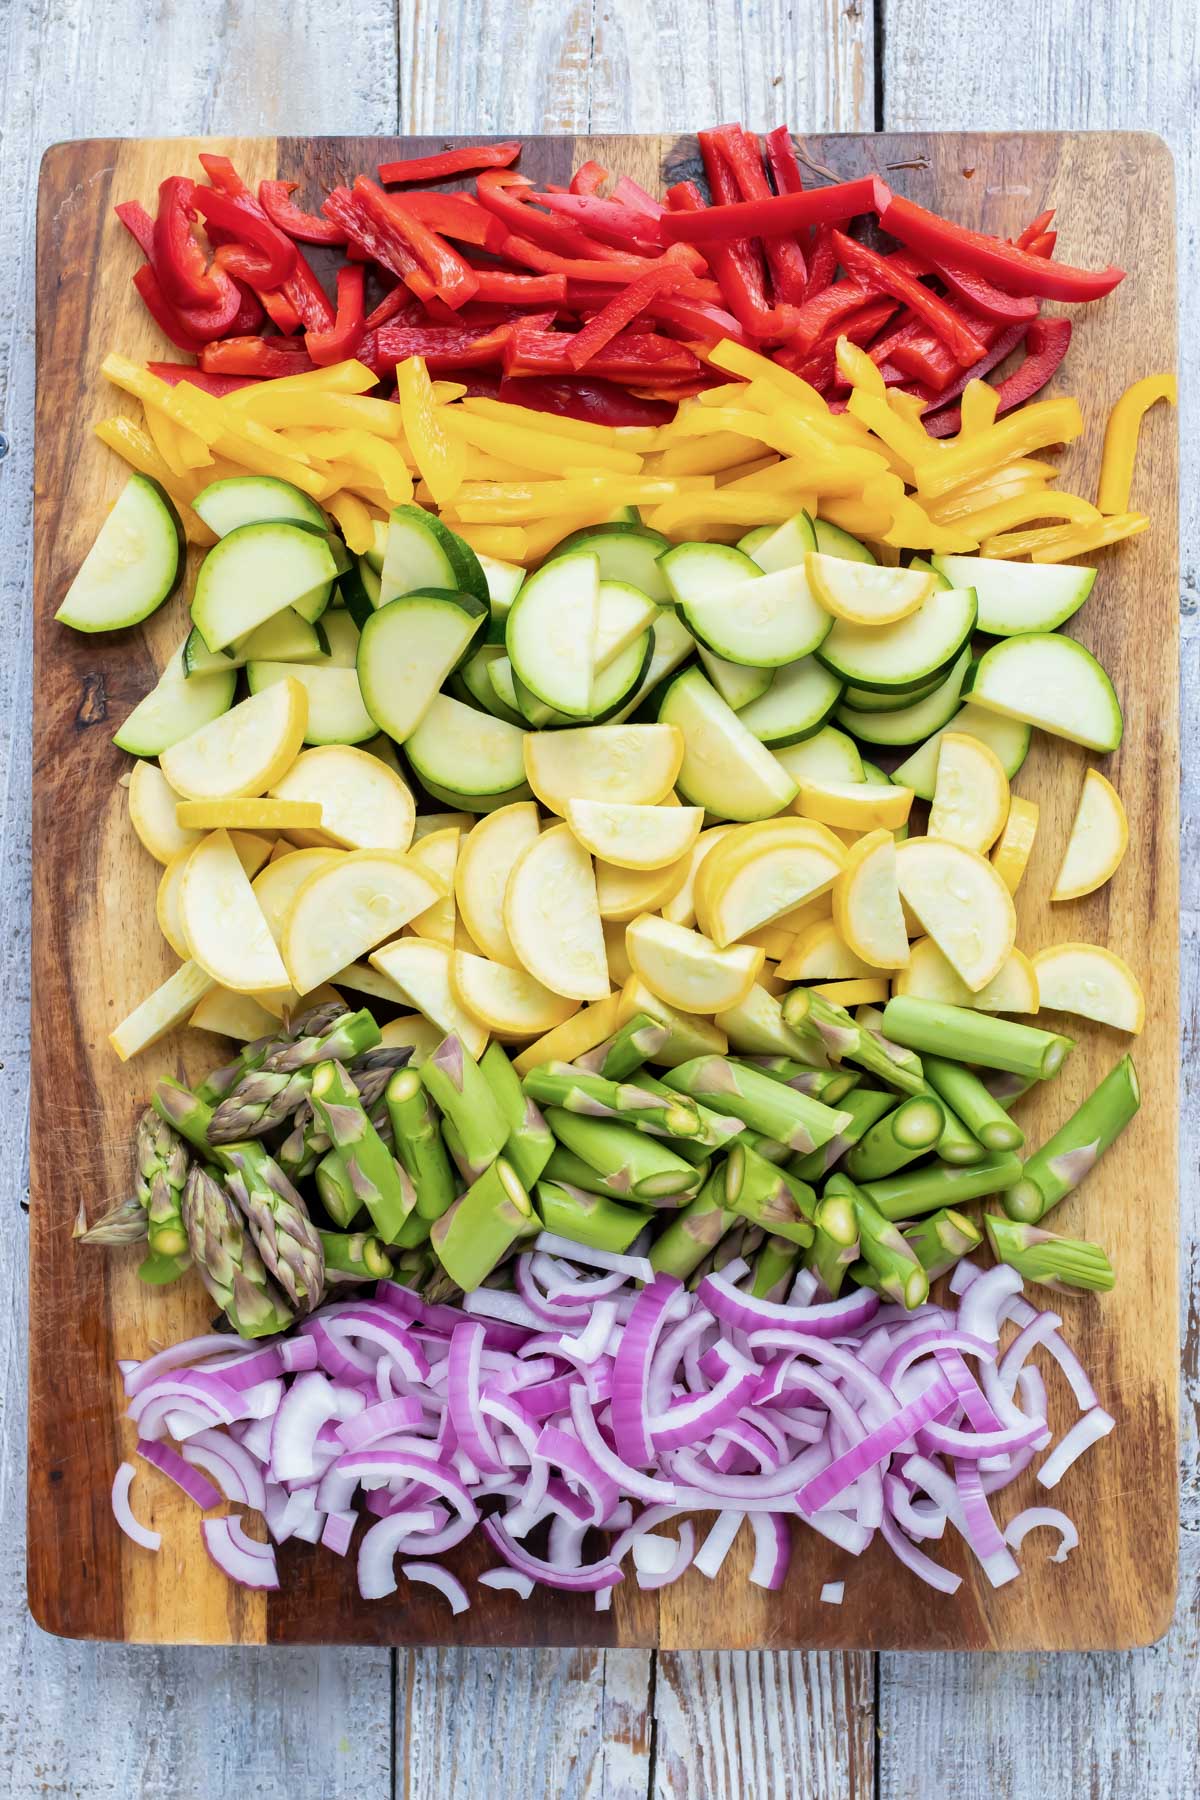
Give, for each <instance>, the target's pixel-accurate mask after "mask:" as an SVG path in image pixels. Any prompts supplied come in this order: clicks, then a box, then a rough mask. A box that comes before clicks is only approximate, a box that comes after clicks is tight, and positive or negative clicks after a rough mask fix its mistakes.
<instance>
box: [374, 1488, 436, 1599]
mask: <svg viewBox="0 0 1200 1800" xmlns="http://www.w3.org/2000/svg"><path fill="white" fill-rule="evenodd" d="M438 1523H439V1515H438V1514H437V1513H436V1512H434V1511H433V1510H432V1509H428V1510H426V1511H423V1512H398V1513H393V1514H392V1515H391V1517H390V1518H386V1519H380V1521H379V1523H378V1524H377V1525H372V1526H371V1528H370V1530H369V1531H368V1532H367V1533H366V1535H365V1537H364V1538H363V1541H362V1543H361V1544H360V1545H359V1547H358V1591H359V1593H360V1594H361V1595H362V1597H363V1599H364V1600H382V1599H384V1598H385V1597H386V1596H387V1595H388V1594H394V1593H395V1591H396V1573H395V1568H394V1564H395V1561H396V1556H397V1554H398V1553H399V1552H400V1551H401V1550H416V1549H419V1548H425V1547H427V1545H423V1544H422V1537H423V1536H425V1534H427V1533H430V1532H432V1531H434V1530H435V1528H436V1526H437V1525H438Z"/></svg>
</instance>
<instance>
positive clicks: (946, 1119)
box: [921, 1081, 987, 1167]
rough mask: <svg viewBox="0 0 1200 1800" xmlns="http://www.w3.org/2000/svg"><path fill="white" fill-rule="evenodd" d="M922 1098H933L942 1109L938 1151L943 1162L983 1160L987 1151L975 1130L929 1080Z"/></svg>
mask: <svg viewBox="0 0 1200 1800" xmlns="http://www.w3.org/2000/svg"><path fill="white" fill-rule="evenodd" d="M921 1085H922V1098H923V1099H926V1100H931V1101H932V1102H933V1104H934V1105H935V1106H940V1107H941V1109H942V1120H943V1123H942V1135H941V1137H940V1138H939V1139H938V1141H937V1153H938V1156H939V1157H940V1158H941V1160H942V1161H943V1162H946V1163H954V1164H955V1165H956V1167H962V1166H964V1165H966V1164H969V1163H979V1162H983V1161H984V1160H985V1159H986V1157H987V1151H986V1150H985V1149H984V1147H983V1145H982V1144H981V1143H980V1141H979V1139H978V1138H977V1137H976V1136H975V1135H974V1133H973V1132H970V1131H968V1130H967V1128H966V1126H965V1125H964V1124H963V1122H962V1120H961V1119H960V1118H959V1116H958V1114H957V1113H956V1112H954V1111H953V1110H952V1109H951V1108H950V1106H948V1105H947V1103H946V1101H945V1100H943V1099H942V1097H941V1095H940V1094H938V1093H935V1091H934V1090H933V1088H932V1087H930V1085H929V1083H928V1082H927V1081H925V1082H923V1083H922V1084H921Z"/></svg>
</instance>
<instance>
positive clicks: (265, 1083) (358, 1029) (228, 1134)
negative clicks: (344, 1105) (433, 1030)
mask: <svg viewBox="0 0 1200 1800" xmlns="http://www.w3.org/2000/svg"><path fill="white" fill-rule="evenodd" d="M378 1042H379V1027H378V1025H376V1023H375V1021H374V1019H373V1018H372V1017H371V1015H370V1013H369V1012H367V1011H366V1009H365V1008H364V1009H363V1010H362V1011H361V1012H356V1013H354V1012H343V1013H341V1014H339V1016H338V1017H337V1018H336V1019H335V1020H334V1022H333V1024H332V1025H331V1026H330V1027H329V1029H328V1031H324V1032H322V1033H321V1034H320V1035H319V1036H316V1037H314V1036H311V1035H307V1036H304V1037H299V1038H296V1039H294V1040H293V1042H291V1043H290V1044H285V1045H284V1046H283V1047H282V1049H279V1050H274V1051H272V1052H271V1054H270V1055H269V1056H268V1057H266V1058H265V1059H264V1061H263V1063H262V1066H261V1068H258V1069H255V1070H252V1071H251V1072H250V1073H248V1074H246V1075H243V1076H242V1078H241V1080H240V1081H239V1082H238V1083H237V1085H236V1086H235V1087H234V1088H233V1089H232V1090H231V1092H230V1093H228V1094H227V1095H226V1096H225V1098H224V1100H222V1101H221V1104H220V1105H219V1106H218V1107H217V1110H216V1112H215V1113H214V1114H213V1119H212V1124H211V1125H210V1127H209V1132H208V1135H209V1138H210V1140H211V1141H212V1142H213V1143H214V1144H236V1143H240V1142H241V1140H242V1139H243V1138H248V1137H263V1136H265V1134H266V1133H267V1132H268V1131H272V1130H273V1129H274V1128H275V1126H276V1125H282V1124H283V1123H284V1121H285V1120H286V1119H290V1118H291V1116H292V1114H293V1113H294V1112H295V1110H296V1108H297V1107H298V1106H299V1105H300V1103H301V1101H302V1100H307V1098H308V1090H309V1088H310V1087H311V1086H312V1075H313V1070H314V1069H315V1068H316V1066H317V1064H318V1063H322V1062H341V1063H349V1062H351V1061H353V1059H354V1058H355V1057H356V1056H360V1055H362V1053H363V1052H364V1051H367V1050H371V1049H372V1048H373V1047H374V1046H375V1045H376V1044H378ZM388 1054H389V1055H391V1056H395V1057H399V1058H402V1059H403V1058H404V1056H405V1052H404V1051H403V1050H398V1051H390V1052H389V1053H388Z"/></svg>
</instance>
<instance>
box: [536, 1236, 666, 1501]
mask: <svg viewBox="0 0 1200 1800" xmlns="http://www.w3.org/2000/svg"><path fill="white" fill-rule="evenodd" d="M543 1235H545V1234H543ZM541 1241H542V1240H541V1238H539V1239H538V1242H539V1243H541ZM555 1242H556V1243H557V1240H555ZM647 1266H648V1265H647ZM683 1291H684V1289H683V1283H682V1282H681V1281H677V1280H676V1279H675V1277H674V1276H673V1275H651V1277H650V1280H649V1285H648V1286H646V1287H644V1288H643V1289H642V1292H641V1293H640V1294H639V1295H638V1298H637V1303H636V1305H635V1306H634V1309H633V1311H632V1313H631V1314H630V1315H629V1322H628V1324H627V1325H626V1327H625V1331H624V1335H623V1336H622V1338H621V1342H620V1345H619V1347H618V1350H617V1354H616V1358H615V1359H614V1364H613V1402H612V1414H613V1437H614V1439H615V1440H616V1447H617V1454H618V1456H620V1458H621V1460H622V1461H623V1462H627V1463H631V1464H633V1465H634V1466H635V1467H637V1468H641V1467H644V1466H645V1464H647V1463H649V1462H652V1461H653V1459H654V1444H653V1441H652V1439H651V1437H650V1429H649V1418H648V1413H647V1408H648V1388H649V1380H650V1364H651V1362H652V1360H653V1357H654V1347H655V1345H656V1344H657V1342H658V1339H659V1336H660V1334H661V1332H662V1331H663V1329H664V1327H665V1326H666V1325H667V1323H668V1320H669V1319H670V1318H671V1317H672V1316H673V1313H674V1308H675V1304H676V1301H677V1300H678V1299H679V1297H680V1296H681V1295H682V1294H683Z"/></svg>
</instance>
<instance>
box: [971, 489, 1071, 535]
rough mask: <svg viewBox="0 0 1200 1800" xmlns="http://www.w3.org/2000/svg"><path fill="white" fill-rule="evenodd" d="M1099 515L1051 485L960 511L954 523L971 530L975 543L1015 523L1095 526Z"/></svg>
mask: <svg viewBox="0 0 1200 1800" xmlns="http://www.w3.org/2000/svg"><path fill="white" fill-rule="evenodd" d="M1100 517H1101V515H1100V513H1099V512H1098V511H1097V509H1096V508H1095V507H1094V506H1093V505H1092V503H1091V501H1090V500H1084V499H1083V498H1082V497H1081V496H1080V495H1079V494H1060V493H1059V492H1058V491H1057V489H1055V488H1039V489H1037V491H1036V492H1034V493H1029V494H1015V495H1013V496H1011V497H1010V498H1009V499H1007V500H998V501H997V502H996V503H995V505H993V506H981V507H978V508H976V510H975V511H974V512H967V513H960V514H959V515H958V517H957V518H956V519H955V521H954V524H955V525H956V526H957V527H958V528H959V529H960V530H962V531H967V532H973V533H974V536H975V540H976V542H977V543H978V542H980V541H981V540H982V539H983V538H985V537H995V536H996V535H997V533H998V532H1002V531H1012V530H1015V529H1016V527H1017V526H1019V525H1031V524H1033V523H1034V522H1035V521H1036V520H1038V519H1061V520H1063V522H1064V523H1066V524H1070V525H1095V524H1097V523H1098V522H1099V520H1100Z"/></svg>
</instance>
